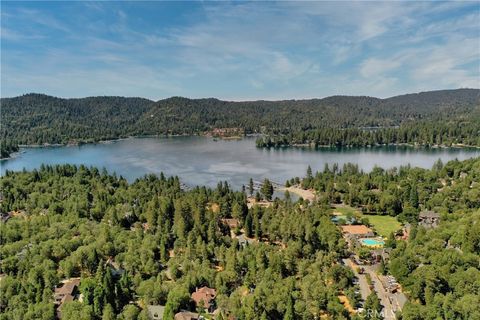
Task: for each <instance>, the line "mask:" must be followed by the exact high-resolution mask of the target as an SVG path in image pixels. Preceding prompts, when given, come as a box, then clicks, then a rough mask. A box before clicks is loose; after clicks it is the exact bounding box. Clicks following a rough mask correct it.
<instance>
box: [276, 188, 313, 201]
mask: <svg viewBox="0 0 480 320" xmlns="http://www.w3.org/2000/svg"><path fill="white" fill-rule="evenodd" d="M278 191H288V192H290V193H294V194H296V195H298V196H300V197H302V198H303V199H304V200H308V201H314V200H315V193H314V191H313V189H308V190H304V189H302V188H299V187H288V188H279V189H278Z"/></svg>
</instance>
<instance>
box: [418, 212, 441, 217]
mask: <svg viewBox="0 0 480 320" xmlns="http://www.w3.org/2000/svg"><path fill="white" fill-rule="evenodd" d="M419 217H420V218H440V214H439V213H438V212H435V211H422V212H420V214H419Z"/></svg>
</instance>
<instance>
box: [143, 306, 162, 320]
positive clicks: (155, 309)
mask: <svg viewBox="0 0 480 320" xmlns="http://www.w3.org/2000/svg"><path fill="white" fill-rule="evenodd" d="M147 310H148V317H149V318H150V319H152V320H157V319H158V320H161V319H163V313H164V312H165V306H161V305H148V306H147Z"/></svg>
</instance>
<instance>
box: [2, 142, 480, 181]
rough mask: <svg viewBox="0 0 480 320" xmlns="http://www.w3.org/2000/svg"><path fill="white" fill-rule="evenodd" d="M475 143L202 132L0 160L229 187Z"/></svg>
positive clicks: (443, 154) (429, 155) (425, 155)
mask: <svg viewBox="0 0 480 320" xmlns="http://www.w3.org/2000/svg"><path fill="white" fill-rule="evenodd" d="M479 156H480V150H478V149H456V148H450V149H441V148H430V149H425V148H412V147H404V146H401V147H373V148H342V149H338V148H321V149H318V150H315V149H309V148H284V149H269V150H268V149H259V148H256V146H255V139H254V138H245V139H243V140H239V141H235V140H232V141H230V140H219V141H214V140H213V139H211V138H206V137H198V136H194V137H172V138H133V139H127V140H120V141H116V142H112V143H99V144H89V145H82V146H69V147H48V148H26V149H22V153H20V154H19V155H18V156H16V157H15V158H12V159H8V160H2V161H1V163H0V164H1V173H2V174H4V172H5V170H22V169H23V168H26V169H33V168H38V167H40V165H41V164H42V163H45V164H63V163H71V164H84V165H87V166H96V167H98V168H103V167H105V168H107V170H108V171H109V172H116V173H117V174H118V175H122V176H123V177H125V178H127V179H128V180H129V181H133V180H134V179H135V178H138V177H141V176H143V175H145V174H147V173H160V172H164V173H165V174H166V175H178V176H179V177H180V179H181V181H182V182H184V183H186V184H187V185H191V186H193V185H207V186H212V187H214V186H216V185H217V183H218V181H228V182H229V183H230V184H231V185H232V186H233V187H235V188H240V187H241V186H242V185H247V184H248V180H249V178H250V177H252V178H253V179H254V180H256V181H262V180H263V179H264V178H269V179H270V180H272V181H274V182H278V183H284V182H285V181H286V180H287V179H290V178H292V177H295V176H299V177H302V176H304V175H305V173H306V170H307V167H308V165H310V166H311V167H312V169H313V171H316V170H323V168H324V166H325V164H330V165H332V164H333V163H338V164H339V165H343V164H344V163H348V162H351V163H356V164H358V166H359V167H360V168H361V169H363V170H365V171H369V170H371V169H372V168H373V167H374V166H375V165H378V166H381V167H383V168H391V167H394V166H400V165H407V164H411V165H412V166H418V167H422V168H431V167H432V165H433V164H434V162H435V161H436V160H438V159H442V161H444V162H447V161H448V160H452V159H455V158H458V159H459V160H463V159H467V158H471V157H479Z"/></svg>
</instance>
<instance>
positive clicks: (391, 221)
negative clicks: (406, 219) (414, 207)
mask: <svg viewBox="0 0 480 320" xmlns="http://www.w3.org/2000/svg"><path fill="white" fill-rule="evenodd" d="M362 217H363V218H368V221H369V222H370V224H371V225H372V226H373V227H374V228H375V231H376V232H377V233H378V234H379V235H381V236H383V237H388V236H389V235H390V233H392V232H395V231H397V230H400V229H401V228H402V224H401V223H400V222H398V220H397V219H396V218H395V217H390V216H376V215H366V214H364V215H362Z"/></svg>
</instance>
